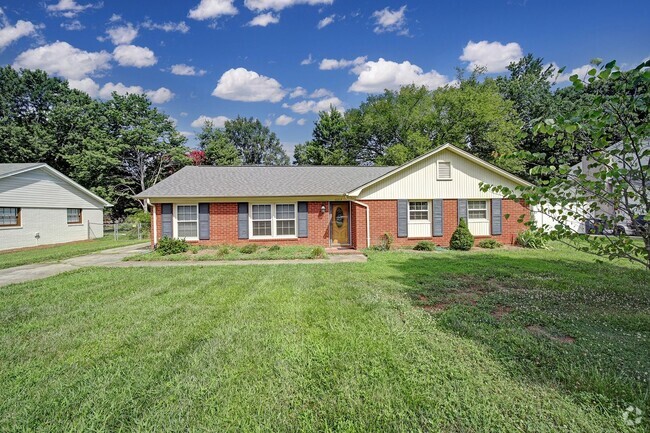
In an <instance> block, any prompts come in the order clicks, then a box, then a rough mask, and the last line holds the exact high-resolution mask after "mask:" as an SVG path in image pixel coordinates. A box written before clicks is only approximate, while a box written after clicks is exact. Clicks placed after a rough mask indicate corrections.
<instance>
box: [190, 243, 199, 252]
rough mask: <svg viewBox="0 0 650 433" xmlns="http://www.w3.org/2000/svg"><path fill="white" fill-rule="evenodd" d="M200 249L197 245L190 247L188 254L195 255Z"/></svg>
mask: <svg viewBox="0 0 650 433" xmlns="http://www.w3.org/2000/svg"><path fill="white" fill-rule="evenodd" d="M200 249H201V248H200V247H199V246H198V245H192V246H191V247H190V252H191V253H192V254H196V253H198V252H199V250H200Z"/></svg>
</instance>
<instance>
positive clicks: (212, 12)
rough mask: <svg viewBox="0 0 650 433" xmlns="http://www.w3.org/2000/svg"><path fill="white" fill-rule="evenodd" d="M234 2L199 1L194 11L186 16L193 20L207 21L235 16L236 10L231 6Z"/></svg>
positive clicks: (222, 0) (225, 0) (217, 0)
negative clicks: (225, 16)
mask: <svg viewBox="0 0 650 433" xmlns="http://www.w3.org/2000/svg"><path fill="white" fill-rule="evenodd" d="M233 1H234V0H201V3H199V4H198V5H197V6H196V7H195V8H194V9H191V10H190V12H189V14H188V15H187V16H188V17H189V18H192V19H194V20H199V21H203V20H208V19H211V18H219V17H221V16H224V15H237V12H238V11H237V8H236V7H235V6H234V5H233Z"/></svg>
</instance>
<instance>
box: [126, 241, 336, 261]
mask: <svg viewBox="0 0 650 433" xmlns="http://www.w3.org/2000/svg"><path fill="white" fill-rule="evenodd" d="M251 246H253V247H255V249H254V251H253V250H248V251H247V250H246V248H247V247H248V248H250V247H251ZM315 248H316V247H313V246H305V245H290V246H279V245H264V246H262V245H257V244H247V245H245V246H240V247H236V246H232V245H219V246H214V247H198V246H192V247H191V248H190V250H189V251H187V252H185V253H179V254H169V255H166V256H164V255H162V254H160V253H159V252H158V251H150V252H146V253H142V254H135V255H133V256H129V257H127V258H125V260H126V261H136V262H138V261H139V262H148V261H161V260H162V261H171V262H182V261H211V260H292V259H315V258H319V259H320V258H325V257H327V256H326V255H324V250H322V249H321V248H316V249H315ZM316 253H318V254H316Z"/></svg>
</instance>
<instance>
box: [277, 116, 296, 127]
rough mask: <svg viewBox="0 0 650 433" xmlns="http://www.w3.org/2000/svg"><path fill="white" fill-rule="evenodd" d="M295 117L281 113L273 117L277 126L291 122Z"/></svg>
mask: <svg viewBox="0 0 650 433" xmlns="http://www.w3.org/2000/svg"><path fill="white" fill-rule="evenodd" d="M294 120H295V119H294V118H293V117H291V116H287V115H286V114H282V115H280V116H278V118H277V119H275V124H276V125H279V126H287V125H288V124H290V123H291V122H293V121H294Z"/></svg>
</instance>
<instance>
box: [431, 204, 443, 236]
mask: <svg viewBox="0 0 650 433" xmlns="http://www.w3.org/2000/svg"><path fill="white" fill-rule="evenodd" d="M443 222H444V221H443V212H442V199H436V200H434V201H433V235H434V236H442V228H443Z"/></svg>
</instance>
